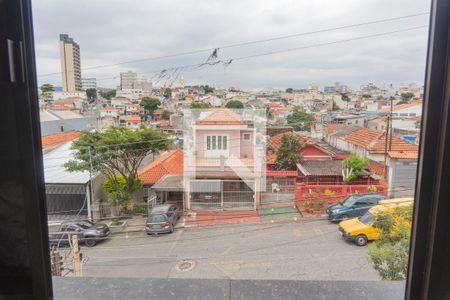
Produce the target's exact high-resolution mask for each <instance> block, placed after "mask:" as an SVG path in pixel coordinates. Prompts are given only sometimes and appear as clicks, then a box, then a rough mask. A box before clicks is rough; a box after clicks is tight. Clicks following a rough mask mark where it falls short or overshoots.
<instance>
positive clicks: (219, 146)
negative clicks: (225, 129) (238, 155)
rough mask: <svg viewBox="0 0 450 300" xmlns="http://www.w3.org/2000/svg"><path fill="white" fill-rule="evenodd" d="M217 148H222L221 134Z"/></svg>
mask: <svg viewBox="0 0 450 300" xmlns="http://www.w3.org/2000/svg"><path fill="white" fill-rule="evenodd" d="M217 149H219V150H221V149H222V136H220V135H219V136H218V137H217Z"/></svg>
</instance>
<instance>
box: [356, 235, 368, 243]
mask: <svg viewBox="0 0 450 300" xmlns="http://www.w3.org/2000/svg"><path fill="white" fill-rule="evenodd" d="M355 244H356V245H358V246H365V245H367V237H366V236H365V235H362V234H360V235H358V236H357V237H356V239H355Z"/></svg>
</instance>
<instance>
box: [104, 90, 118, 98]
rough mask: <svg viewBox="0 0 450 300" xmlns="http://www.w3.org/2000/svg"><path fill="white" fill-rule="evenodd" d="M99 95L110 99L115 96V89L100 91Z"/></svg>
mask: <svg viewBox="0 0 450 300" xmlns="http://www.w3.org/2000/svg"><path fill="white" fill-rule="evenodd" d="M100 96H102V97H103V98H105V99H108V100H111V98H114V97H115V96H116V90H109V91H102V92H100Z"/></svg>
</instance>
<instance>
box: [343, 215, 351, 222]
mask: <svg viewBox="0 0 450 300" xmlns="http://www.w3.org/2000/svg"><path fill="white" fill-rule="evenodd" d="M348 219H350V218H349V216H347V215H342V216H341V220H342V221H346V220H348Z"/></svg>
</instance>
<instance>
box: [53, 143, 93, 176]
mask: <svg viewBox="0 0 450 300" xmlns="http://www.w3.org/2000/svg"><path fill="white" fill-rule="evenodd" d="M71 145H72V142H68V143H66V144H64V145H62V146H60V147H57V148H55V149H54V150H52V151H51V152H48V153H46V154H44V177H45V183H66V184H86V183H88V182H89V172H87V171H85V172H69V171H67V170H66V168H65V167H64V164H65V163H67V162H68V161H69V160H72V159H73V154H74V151H73V150H71V149H70V146H71Z"/></svg>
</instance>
